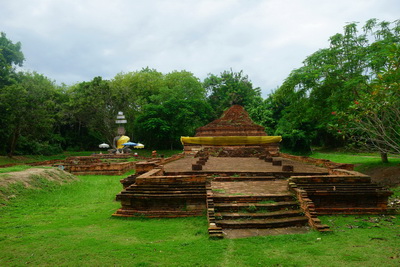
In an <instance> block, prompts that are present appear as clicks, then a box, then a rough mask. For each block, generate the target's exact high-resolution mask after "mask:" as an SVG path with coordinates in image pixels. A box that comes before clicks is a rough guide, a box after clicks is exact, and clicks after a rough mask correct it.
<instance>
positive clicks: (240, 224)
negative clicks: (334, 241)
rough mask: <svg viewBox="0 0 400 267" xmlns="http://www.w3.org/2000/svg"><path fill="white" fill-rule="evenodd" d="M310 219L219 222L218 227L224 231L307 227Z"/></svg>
mask: <svg viewBox="0 0 400 267" xmlns="http://www.w3.org/2000/svg"><path fill="white" fill-rule="evenodd" d="M307 223H308V219H307V217H305V216H298V217H291V218H280V219H254V220H218V221H217V223H216V224H217V225H218V226H220V227H222V228H223V229H224V228H226V229H239V228H241V229H245V228H258V229H264V228H281V227H290V226H305V225H307Z"/></svg>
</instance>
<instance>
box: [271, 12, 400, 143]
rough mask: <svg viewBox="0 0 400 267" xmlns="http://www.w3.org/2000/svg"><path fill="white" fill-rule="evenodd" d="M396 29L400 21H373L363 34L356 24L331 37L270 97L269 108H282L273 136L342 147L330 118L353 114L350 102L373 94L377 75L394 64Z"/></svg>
mask: <svg viewBox="0 0 400 267" xmlns="http://www.w3.org/2000/svg"><path fill="white" fill-rule="evenodd" d="M399 29H400V28H399V21H396V22H393V23H388V22H380V23H378V21H377V20H376V19H371V20H369V21H367V23H366V24H365V26H364V27H363V28H362V31H361V32H360V31H359V30H358V28H357V23H350V24H347V25H346V26H345V27H344V33H343V34H339V33H338V34H335V35H333V36H332V37H331V38H330V47H329V48H324V49H321V50H318V51H317V52H315V53H314V54H312V55H310V56H309V57H307V58H306V59H305V61H304V65H303V66H302V67H300V68H299V69H296V70H294V71H293V72H292V73H291V74H290V75H289V77H288V78H287V79H286V80H285V82H284V83H283V84H282V86H281V87H279V88H278V89H277V90H276V91H275V92H274V93H273V94H272V99H273V103H275V104H276V105H277V106H283V108H282V110H281V113H280V119H279V121H278V123H277V129H276V131H277V132H278V133H286V134H290V133H293V134H296V135H298V134H297V133H299V131H300V132H301V134H300V135H298V136H299V137H301V139H302V142H303V143H307V142H308V144H311V143H313V144H315V145H321V146H328V147H329V146H340V145H342V144H343V138H342V137H343V135H342V134H341V132H337V126H339V125H338V121H337V119H336V117H335V116H332V114H333V115H335V114H338V113H341V112H342V113H346V112H351V110H352V108H351V106H352V103H354V101H358V99H363V98H365V97H368V95H371V93H372V92H373V91H374V90H375V89H374V87H376V86H375V84H376V83H377V77H379V75H381V74H380V73H381V72H382V71H386V70H387V69H388V67H390V66H393V62H396V59H397V62H398V52H396V51H397V50H398V45H399V40H400V35H399ZM393 70H395V72H396V73H397V72H398V69H397V68H396V69H393ZM396 75H398V74H393V75H390V76H392V78H391V79H393V78H394V77H396ZM378 80H379V79H378ZM378 83H379V82H378ZM380 83H381V85H383V86H386V85H387V81H382V80H381V81H380ZM387 100H389V99H387ZM357 116H360V114H358V115H357ZM341 127H345V125H341ZM359 134H361V133H359ZM364 136H365V133H364ZM289 147H291V148H293V149H294V148H295V147H293V146H292V145H289Z"/></svg>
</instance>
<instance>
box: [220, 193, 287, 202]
mask: <svg viewBox="0 0 400 267" xmlns="http://www.w3.org/2000/svg"><path fill="white" fill-rule="evenodd" d="M213 199H214V203H224V202H225V203H258V202H261V201H270V200H271V201H277V202H279V201H293V200H294V196H293V195H292V194H290V193H285V194H265V195H215V194H214V196H213Z"/></svg>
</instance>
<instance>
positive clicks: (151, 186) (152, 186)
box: [132, 183, 204, 188]
mask: <svg viewBox="0 0 400 267" xmlns="http://www.w3.org/2000/svg"><path fill="white" fill-rule="evenodd" d="M136 187H139V188H204V183H199V184H180V183H174V184H171V183H169V184H155V185H151V184H144V185H137V184H134V185H132V188H136Z"/></svg>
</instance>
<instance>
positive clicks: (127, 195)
mask: <svg viewBox="0 0 400 267" xmlns="http://www.w3.org/2000/svg"><path fill="white" fill-rule="evenodd" d="M121 196H123V197H129V198H199V197H200V198H203V197H204V198H205V197H206V194H205V193H204V194H186V193H185V194H178V193H177V194H135V193H124V192H121V193H120V194H118V195H117V200H119V199H120V197H121Z"/></svg>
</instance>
